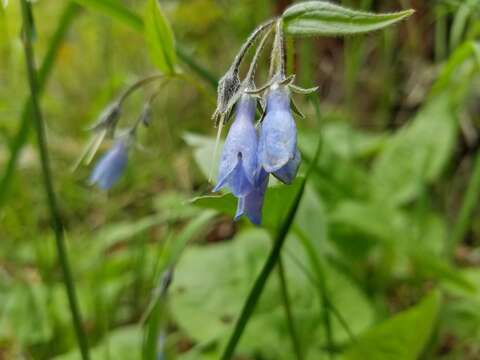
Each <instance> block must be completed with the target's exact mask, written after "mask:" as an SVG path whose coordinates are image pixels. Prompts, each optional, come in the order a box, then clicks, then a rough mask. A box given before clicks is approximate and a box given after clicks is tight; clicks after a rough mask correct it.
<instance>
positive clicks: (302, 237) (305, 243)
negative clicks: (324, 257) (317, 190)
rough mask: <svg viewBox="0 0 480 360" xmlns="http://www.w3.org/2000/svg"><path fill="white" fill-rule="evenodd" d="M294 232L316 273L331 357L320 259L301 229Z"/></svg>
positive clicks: (325, 289)
mask: <svg viewBox="0 0 480 360" xmlns="http://www.w3.org/2000/svg"><path fill="white" fill-rule="evenodd" d="M294 231H295V233H296V234H297V235H298V237H299V239H300V243H301V244H302V245H303V247H304V249H305V252H306V254H307V256H308V257H309V258H310V263H311V264H312V267H313V269H314V270H315V273H316V275H317V276H316V277H317V279H316V282H317V283H318V290H319V295H320V301H321V303H322V304H321V305H322V309H323V316H322V320H323V326H324V328H325V336H326V338H327V346H326V348H327V351H328V353H329V357H330V358H331V359H332V358H333V350H334V343H333V331H332V320H331V317H330V310H331V307H330V301H329V298H328V293H327V291H328V290H327V284H326V278H325V272H324V271H323V267H322V264H321V261H320V259H319V258H318V256H317V255H316V251H315V248H314V247H313V245H312V243H311V241H310V239H309V238H308V237H307V236H306V235H305V234H304V233H303V231H302V230H301V229H300V228H299V227H295V229H294ZM349 335H350V334H349Z"/></svg>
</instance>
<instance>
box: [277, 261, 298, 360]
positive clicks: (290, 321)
mask: <svg viewBox="0 0 480 360" xmlns="http://www.w3.org/2000/svg"><path fill="white" fill-rule="evenodd" d="M277 269H278V278H279V280H280V291H281V296H282V301H283V307H284V309H285V316H286V318H287V326H288V332H289V333H290V338H291V340H292V347H293V351H294V353H295V356H296V358H297V360H302V359H303V354H302V347H301V344H300V339H299V337H298V333H297V331H296V327H295V321H294V317H293V312H292V307H291V301H290V295H289V293H288V286H287V278H286V276H285V266H284V264H283V260H282V256H280V258H279V259H278V267H277Z"/></svg>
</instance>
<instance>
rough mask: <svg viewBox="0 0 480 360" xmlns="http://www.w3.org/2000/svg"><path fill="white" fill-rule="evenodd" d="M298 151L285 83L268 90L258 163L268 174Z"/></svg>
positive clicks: (280, 166) (282, 165) (283, 164)
mask: <svg viewBox="0 0 480 360" xmlns="http://www.w3.org/2000/svg"><path fill="white" fill-rule="evenodd" d="M296 150H297V128H296V126H295V120H294V119H293V115H292V112H291V110H290V95H289V90H288V88H287V87H286V86H283V85H280V86H278V85H277V87H276V88H273V89H270V90H269V92H268V94H267V108H266V114H265V118H264V119H263V122H262V127H261V129H260V139H259V143H258V162H259V165H260V166H261V167H263V168H264V169H265V171H266V172H268V173H275V172H276V171H278V170H280V169H282V168H283V167H284V166H285V165H286V164H287V163H288V162H289V161H290V160H293V159H294V157H295V154H296Z"/></svg>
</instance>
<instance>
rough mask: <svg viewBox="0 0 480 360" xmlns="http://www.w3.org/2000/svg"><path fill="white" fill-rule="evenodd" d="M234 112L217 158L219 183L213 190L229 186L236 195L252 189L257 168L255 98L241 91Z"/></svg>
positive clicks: (244, 193)
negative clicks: (218, 158) (233, 117)
mask: <svg viewBox="0 0 480 360" xmlns="http://www.w3.org/2000/svg"><path fill="white" fill-rule="evenodd" d="M236 111H237V114H236V117H235V120H234V122H233V123H232V126H231V127H230V130H229V132H228V135H227V138H226V140H225V145H224V147H223V151H222V156H221V159H220V168H219V173H218V183H217V185H216V186H215V188H214V189H213V191H218V190H220V189H221V188H223V187H224V186H228V187H229V188H230V190H231V191H232V193H233V194H234V195H235V196H236V197H239V196H245V195H246V194H248V193H249V192H251V191H252V189H253V187H254V181H255V173H256V168H257V133H256V130H255V126H254V124H253V122H254V119H255V99H254V98H253V97H251V96H250V95H243V96H242V98H241V99H240V100H239V102H238V104H237V109H236Z"/></svg>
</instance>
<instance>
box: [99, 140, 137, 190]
mask: <svg viewBox="0 0 480 360" xmlns="http://www.w3.org/2000/svg"><path fill="white" fill-rule="evenodd" d="M127 160H128V149H127V145H126V143H125V141H124V140H119V141H118V142H116V143H115V144H114V145H113V146H112V147H111V148H110V150H108V152H107V153H106V154H105V155H104V156H103V157H102V158H101V159H100V161H99V162H98V163H97V165H95V168H94V169H93V172H92V175H91V176H90V184H92V185H97V186H98V187H99V188H100V189H102V190H108V189H110V188H111V187H112V185H113V184H114V183H115V182H116V181H117V180H118V178H119V177H120V175H121V174H122V173H123V170H124V169H125V166H126V165H127Z"/></svg>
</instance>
